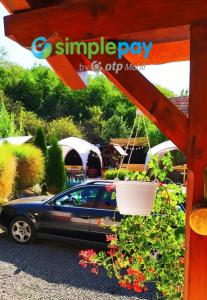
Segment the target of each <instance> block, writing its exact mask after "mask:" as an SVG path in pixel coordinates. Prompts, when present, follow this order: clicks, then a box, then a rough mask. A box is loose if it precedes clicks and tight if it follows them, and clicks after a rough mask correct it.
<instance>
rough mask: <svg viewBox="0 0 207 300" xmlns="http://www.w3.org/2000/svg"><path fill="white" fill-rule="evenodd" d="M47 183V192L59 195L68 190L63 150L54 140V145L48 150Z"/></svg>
mask: <svg viewBox="0 0 207 300" xmlns="http://www.w3.org/2000/svg"><path fill="white" fill-rule="evenodd" d="M46 182H47V190H48V192H49V193H51V194H57V193H59V192H62V191H63V190H64V189H65V188H66V173H65V165H64V161H63V157H62V150H61V148H60V146H59V145H58V143H57V141H56V140H52V145H51V147H50V148H49V150H48V157H47V165H46Z"/></svg>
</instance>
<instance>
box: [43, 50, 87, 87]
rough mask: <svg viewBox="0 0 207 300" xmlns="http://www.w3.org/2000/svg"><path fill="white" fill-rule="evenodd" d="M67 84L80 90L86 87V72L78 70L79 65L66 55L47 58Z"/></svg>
mask: <svg viewBox="0 0 207 300" xmlns="http://www.w3.org/2000/svg"><path fill="white" fill-rule="evenodd" d="M47 61H48V63H49V64H50V66H51V67H52V68H53V69H54V71H55V72H56V73H57V75H58V76H59V77H60V79H61V80H62V81H63V82H64V84H65V85H67V86H69V87H70V88H71V89H72V90H80V89H83V88H85V87H86V82H84V79H83V75H84V74H83V73H84V72H78V71H77V65H76V64H74V63H73V62H72V60H71V61H69V60H68V59H67V57H66V56H65V55H59V56H50V57H49V58H48V59H47Z"/></svg>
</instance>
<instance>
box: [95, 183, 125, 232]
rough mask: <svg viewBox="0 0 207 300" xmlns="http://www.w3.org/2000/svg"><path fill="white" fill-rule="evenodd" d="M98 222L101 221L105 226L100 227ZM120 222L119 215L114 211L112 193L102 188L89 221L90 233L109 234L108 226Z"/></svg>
mask: <svg viewBox="0 0 207 300" xmlns="http://www.w3.org/2000/svg"><path fill="white" fill-rule="evenodd" d="M100 220H102V221H103V223H104V225H105V226H100ZM120 220H121V215H120V214H119V212H118V211H117V210H116V199H113V196H112V192H109V191H107V190H106V188H105V187H104V186H102V187H101V193H99V199H98V202H97V203H96V207H94V212H93V216H92V217H91V220H90V232H93V233H100V234H103V233H104V234H109V233H111V230H110V226H112V225H114V224H118V223H119V222H120Z"/></svg>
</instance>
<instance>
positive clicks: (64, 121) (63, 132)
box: [46, 117, 82, 140]
mask: <svg viewBox="0 0 207 300" xmlns="http://www.w3.org/2000/svg"><path fill="white" fill-rule="evenodd" d="M46 131H47V138H48V139H49V140H51V139H52V138H53V137H55V138H56V139H57V140H61V139H64V138H68V137H71V136H73V137H80V138H81V137H82V133H81V130H80V128H79V126H78V125H77V124H76V123H75V122H74V121H73V119H72V118H71V117H63V118H59V119H56V120H53V121H51V122H50V123H48V125H47V127H46Z"/></svg>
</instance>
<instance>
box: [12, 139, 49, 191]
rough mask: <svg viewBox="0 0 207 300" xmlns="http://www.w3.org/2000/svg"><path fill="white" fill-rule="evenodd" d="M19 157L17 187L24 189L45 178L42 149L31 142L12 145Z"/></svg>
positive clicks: (13, 150) (14, 152)
mask: <svg viewBox="0 0 207 300" xmlns="http://www.w3.org/2000/svg"><path fill="white" fill-rule="evenodd" d="M10 147H11V149H12V152H13V154H14V155H15V156H16V158H17V177H16V188H17V189H18V190H23V189H25V188H29V187H32V186H34V185H35V184H37V183H39V182H41V180H42V179H43V178H44V156H43V154H42V152H41V150H40V149H38V148H36V147H35V146H33V145H30V144H24V145H21V146H10Z"/></svg>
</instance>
